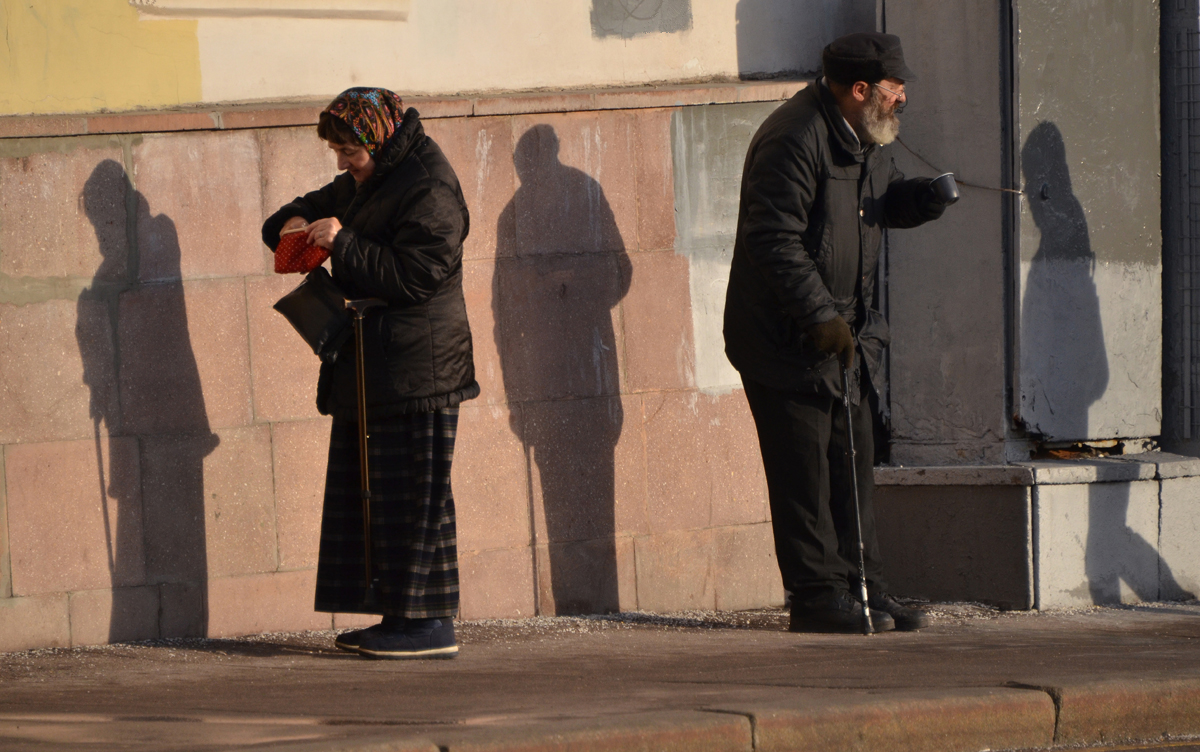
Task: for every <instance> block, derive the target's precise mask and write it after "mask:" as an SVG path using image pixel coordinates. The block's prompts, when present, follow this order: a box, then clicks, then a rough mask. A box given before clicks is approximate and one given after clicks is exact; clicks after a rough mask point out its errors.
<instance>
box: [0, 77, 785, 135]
mask: <svg viewBox="0 0 1200 752" xmlns="http://www.w3.org/2000/svg"><path fill="white" fill-rule="evenodd" d="M807 85H808V82H806V81H738V82H729V83H706V84H676V85H671V86H644V87H628V88H614V89H586V90H577V91H559V92H532V93H531V92H525V93H508V94H489V95H486V96H485V95H478V96H465V97H418V96H414V97H406V98H405V100H404V101H405V102H406V103H407V104H409V105H412V106H413V107H416V108H417V110H418V111H419V112H420V113H421V117H422V118H425V119H427V120H432V119H438V118H452V117H482V116H486V115H528V114H539V113H551V112H588V111H598V110H633V109H647V108H653V107H683V106H687V105H702V104H732V103H736V102H773V101H781V100H784V99H787V98H788V97H791V96H792V95H793V94H795V93H796V92H797V91H800V90H801V89H803V88H804V87H805V86H807ZM327 101H328V100H327V99H319V100H318V99H310V100H305V101H296V102H287V103H256V104H226V105H216V106H208V107H189V108H179V109H174V110H162V111H145V112H120V113H102V114H84V115H8V116H3V117H0V139H4V138H49V137H56V136H85V135H94V134H121V133H169V132H179V131H215V130H239V129H245V128H280V127H287V126H304V125H315V124H316V122H317V116H318V115H319V113H320V112H321V108H322V107H323V106H324V105H325V104H326V102H327Z"/></svg>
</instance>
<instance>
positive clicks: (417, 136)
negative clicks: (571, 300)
mask: <svg viewBox="0 0 1200 752" xmlns="http://www.w3.org/2000/svg"><path fill="white" fill-rule="evenodd" d="M374 159H375V171H374V173H373V174H372V175H371V177H370V178H368V179H367V180H366V181H364V182H363V183H362V184H361V185H360V184H358V183H356V182H355V180H354V178H353V177H352V176H351V175H350V174H349V173H343V174H341V175H339V176H338V177H336V178H334V180H333V182H332V183H330V184H329V185H327V186H325V187H324V188H321V189H320V190H317V191H313V192H312V193H309V194H307V195H305V196H303V197H301V198H297V199H294V200H293V201H292V202H291V203H289V204H287V205H286V206H284V207H283V208H282V209H280V210H279V211H277V212H275V214H273V215H272V216H271V217H270V218H268V219H267V221H266V223H264V224H263V242H265V243H266V244H267V245H268V246H270V247H271V248H275V247H276V246H277V245H278V244H279V230H280V228H282V227H283V225H284V223H285V222H287V220H288V219H289V218H291V217H296V216H300V217H304V219H305V220H306V221H308V222H314V221H316V220H318V219H322V218H325V217H337V218H338V220H339V221H340V222H341V223H342V228H343V229H342V230H341V231H340V232H339V233H338V234H337V237H335V238H334V242H333V250H332V251H331V252H330V256H331V259H332V268H333V279H334V281H335V282H336V283H337V285H338V287H339V288H341V290H342V292H343V294H345V295H346V297H347V298H351V299H354V298H381V299H383V300H385V301H387V304H388V305H387V308H386V309H383V312H382V313H379V312H378V311H379V309H375V310H373V311H372V312H371V313H369V314H368V317H367V319H366V323H365V326H364V329H363V333H364V343H363V346H364V357H363V362H364V365H365V369H364V370H365V372H366V394H367V408H368V413H369V414H370V415H371V416H372V417H381V418H382V417H390V416H394V415H400V414H404V413H415V412H430V411H433V410H437V409H440V408H444V407H453V406H455V405H458V404H459V403H460V402H462V401H463V400H468V399H471V398H473V397H476V396H478V395H479V384H478V383H476V381H475V365H474V361H473V359H472V351H471V330H470V327H469V326H468V325H467V307H466V303H465V301H464V299H463V291H462V273H463V272H462V242H463V239H464V238H466V237H467V231H468V228H469V219H468V216H467V206H466V202H465V201H464V200H463V195H462V191H461V190H460V188H459V185H458V178H457V176H455V174H454V170H453V168H451V167H450V163H449V162H448V161H447V160H446V157H445V155H443V154H442V150H441V149H440V148H438V146H437V144H435V143H434V142H433V140H432V139H430V138H429V137H428V136H426V135H425V130H424V128H422V127H421V122H420V117H419V116H418V114H417V111H416V110H414V109H411V108H410V109H409V110H408V111H407V112H406V113H405V114H404V121H403V123H402V124H401V125H400V127H399V128H397V129H396V132H395V133H394V134H393V135H392V137H391V138H390V139H389V140H388V142H387V143H385V144H384V145H383V146H382V147H380V148H379V150H378V152H377V153H376V154H375V157H374ZM355 379H356V376H355V366H354V340H353V338H351V339H349V340H348V341H347V342H346V344H345V345H344V346H343V347H342V349H341V350H340V351H339V353H338V357H337V360H336V361H335V362H334V363H332V364H330V363H325V364H323V365H322V366H321V375H320V379H319V381H318V385H317V408H318V409H319V410H320V411H321V412H322V413H323V414H325V415H334V416H335V417H338V418H341V419H345V420H357V407H356V404H357V403H356V392H355Z"/></svg>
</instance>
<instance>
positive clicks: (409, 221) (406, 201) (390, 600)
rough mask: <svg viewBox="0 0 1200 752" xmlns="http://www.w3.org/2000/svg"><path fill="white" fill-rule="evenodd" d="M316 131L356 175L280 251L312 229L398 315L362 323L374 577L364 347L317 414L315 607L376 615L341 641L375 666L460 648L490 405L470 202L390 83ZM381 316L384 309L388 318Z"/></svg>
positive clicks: (296, 209)
mask: <svg viewBox="0 0 1200 752" xmlns="http://www.w3.org/2000/svg"><path fill="white" fill-rule="evenodd" d="M317 135H319V136H320V137H321V138H322V139H324V140H325V141H326V142H328V144H329V148H330V149H332V150H333V151H334V153H335V154H337V163H338V169H339V170H344V173H343V174H341V175H338V176H337V177H336V178H334V180H333V182H332V183H330V184H329V185H326V186H325V187H324V188H321V189H320V190H317V191H313V192H312V193H309V194H307V195H305V196H303V197H301V198H297V199H295V200H293V201H292V202H291V203H289V204H287V205H286V206H284V207H283V208H281V209H280V210H279V211H277V212H275V213H274V214H273V215H271V217H270V218H269V219H267V221H266V222H265V223H264V224H263V240H264V242H266V243H267V245H268V246H270V247H271V248H275V247H276V246H277V245H278V243H279V237H280V235H281V234H282V233H284V232H287V231H289V230H292V229H296V228H300V227H307V229H308V238H309V241H310V242H311V243H313V244H315V245H319V246H322V247H324V248H327V249H328V250H329V253H330V257H331V262H332V269H333V279H334V281H335V282H336V283H337V284H338V287H339V288H340V289H341V290H342V292H343V293H344V295H345V296H346V297H347V298H349V299H356V298H379V299H382V300H384V301H386V302H387V307H386V308H383V309H376V311H372V312H371V313H370V315H369V316H368V318H366V319H365V321H364V323H363V327H364V328H363V332H364V338H365V341H364V356H363V365H364V370H365V372H366V400H367V415H368V419H367V427H368V433H369V434H370V450H369V452H370V467H371V490H372V494H373V495H372V500H371V562H372V568H373V578H374V579H373V582H374V587H373V588H372V589H373V590H374V593H375V596H376V597H374V598H368V593H369V592H370V590H369V589H368V588H367V587H366V584H365V583H364V574H363V570H364V560H363V558H364V557H363V554H364V541H363V521H362V500H361V497H360V489H359V486H360V479H359V465H358V459H359V458H358V416H357V393H356V375H355V348H354V346H353V339H351V340H350V341H348V342H347V345H346V346H345V347H343V348H342V349H341V351H340V352H339V353H338V357H337V359H336V360H335V361H334V362H333V363H325V364H323V365H322V366H321V374H320V378H319V380H318V383H317V408H318V409H319V410H320V411H321V413H322V414H324V415H332V416H333V430H332V435H331V437H330V441H329V465H328V470H327V473H326V479H325V504H324V512H323V516H322V520H321V548H320V556H319V559H318V563H317V594H316V610H318V611H330V612H341V613H345V612H350V613H366V614H380V615H382V616H383V620H382V621H381V622H380V623H379V624H377V625H375V626H373V627H369V628H367V629H360V630H355V631H352V632H346V633H343V634H341V635H339V636H338V638H337V641H336V644H337V646H338V647H340V648H342V649H345V650H350V651H357V652H359V653H360V654H362V655H364V656H370V657H377V658H452V657H454V655H456V654H457V652H458V647H457V645H456V643H455V639H454V626H453V621H452V619H453V617H454V616H455V614H456V613H457V611H458V556H457V550H456V548H455V528H454V498H453V496H452V494H451V492H450V462H451V458H452V456H453V454H454V436H455V430H456V427H457V425H458V405H459V403H461V402H462V401H463V400H468V399H471V398H473V397H476V396H478V395H479V384H477V383H476V381H475V367H474V363H473V360H472V355H471V331H470V328H469V327H468V325H467V311H466V304H465V302H464V300H463V291H462V243H463V239H464V238H465V237H466V236H467V229H468V217H467V207H466V203H465V202H464V201H463V195H462V191H461V190H460V189H459V184H458V178H457V177H456V176H455V174H454V170H453V169H452V168H451V167H450V163H449V162H447V161H446V157H445V155H443V154H442V151H441V149H439V148H438V146H437V144H435V143H434V142H433V140H432V139H430V138H429V137H428V136H426V135H425V132H424V129H423V128H422V127H421V121H420V118H419V116H418V115H417V111H416V110H414V109H411V108H410V109H409V110H408V111H405V110H404V108H403V105H402V104H401V101H400V98H399V97H398V96H396V95H395V94H394V93H392V92H390V91H387V90H385V89H368V88H354V89H349V90H347V91H345V92H342V93H341V94H340V95H338V97H337V98H336V99H334V100H333V102H332V103H331V104H330V105H329V106H328V107H327V108H325V110H324V111H323V112H322V113H321V116H320V121H319V123H318V125H317ZM380 310H382V313H379V312H377V311H380Z"/></svg>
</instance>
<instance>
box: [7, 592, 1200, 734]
mask: <svg viewBox="0 0 1200 752" xmlns="http://www.w3.org/2000/svg"><path fill="white" fill-rule="evenodd" d="M933 610H934V613H935V619H936V620H935V623H934V626H932V627H931V628H929V629H927V630H924V631H921V632H917V633H907V634H904V633H895V632H892V633H888V634H884V635H876V636H873V637H862V636H858V635H846V636H841V635H838V636H828V635H793V634H788V633H787V632H786V631H784V628H785V627H786V614H785V613H784V612H781V611H756V612H743V613H737V614H714V613H702V614H680V615H674V616H671V617H652V616H649V615H639V614H626V615H622V616H617V617H593V618H538V619H530V620H527V621H490V622H474V623H464V624H461V625H460V642H461V644H462V654H461V655H460V657H459V658H458V659H457V660H454V661H431V662H389V661H368V660H364V659H361V658H359V657H357V656H355V655H350V654H347V653H343V652H341V651H338V650H337V649H335V648H334V647H333V644H332V633H302V634H291V635H263V636H260V637H255V638H246V639H239V640H171V641H156V642H154V643H140V644H133V645H118V646H107V647H100V648H90V649H87V648H85V649H75V650H44V651H32V652H27V653H15V654H9V655H5V656H2V657H0V749H4V750H48V749H66V748H71V749H87V750H106V749H114V750H115V749H121V750H217V749H239V748H250V747H253V748H254V749H268V750H286V751H288V752H301V751H302V750H307V751H311V752H333V751H334V750H337V751H339V752H340V751H349V750H427V751H431V752H432V751H434V750H439V749H440V750H451V751H452V752H458V751H459V750H821V751H822V752H830V751H835V750H868V749H869V750H922V751H923V752H930V751H937V750H964V751H970V752H975V751H976V750H983V749H991V750H1001V749H1034V748H1047V747H1054V746H1067V745H1074V746H1087V745H1095V744H1103V743H1113V742H1116V741H1121V740H1163V739H1174V738H1180V737H1186V736H1188V735H1200V604H1197V603H1196V602H1192V603H1189V604H1156V605H1146V606H1138V607H1128V608H1097V609H1088V610H1084V611H1075V612H1065V613H1054V614H1038V613H1028V612H1008V613H1002V612H997V611H993V610H990V609H986V608H983V607H979V606H972V605H964V604H959V605H941V606H935V607H933ZM1176 749H1178V748H1176Z"/></svg>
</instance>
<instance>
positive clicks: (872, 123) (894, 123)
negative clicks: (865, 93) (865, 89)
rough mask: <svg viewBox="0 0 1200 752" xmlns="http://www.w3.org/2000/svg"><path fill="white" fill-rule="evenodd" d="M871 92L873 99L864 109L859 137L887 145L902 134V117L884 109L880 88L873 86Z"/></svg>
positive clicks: (872, 142)
mask: <svg viewBox="0 0 1200 752" xmlns="http://www.w3.org/2000/svg"><path fill="white" fill-rule="evenodd" d="M871 92H872V93H871V100H870V101H869V102H867V106H866V108H865V109H863V114H862V123H861V124H860V129H861V131H862V132H861V133H859V134H858V138H859V140H860V141H863V142H864V143H871V144H879V145H880V146H887V145H888V144H890V143H892V142H893V141H895V140H896V137H897V136H899V135H900V118H898V117H896V113H895V112H885V111H884V109H883V97H882V96H881V95H880V94H879V90H878V89H875V88H872V89H871Z"/></svg>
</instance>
